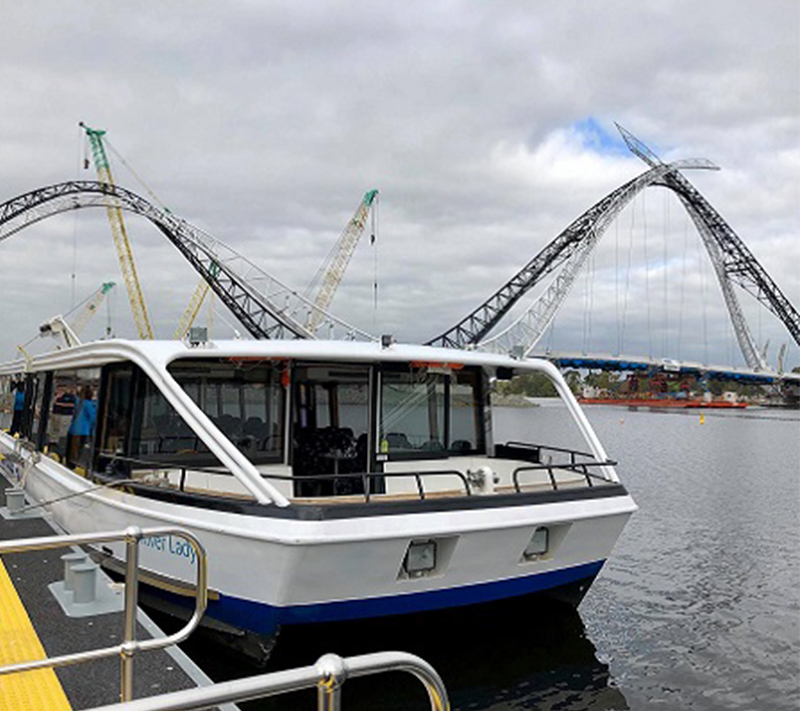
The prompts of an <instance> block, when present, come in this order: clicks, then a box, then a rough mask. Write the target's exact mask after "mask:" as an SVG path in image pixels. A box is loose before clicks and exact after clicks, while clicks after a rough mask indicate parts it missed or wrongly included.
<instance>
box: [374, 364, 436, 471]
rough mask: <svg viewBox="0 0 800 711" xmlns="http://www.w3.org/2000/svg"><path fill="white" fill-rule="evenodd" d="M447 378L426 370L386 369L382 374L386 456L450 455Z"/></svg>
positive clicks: (382, 431) (383, 450)
mask: <svg viewBox="0 0 800 711" xmlns="http://www.w3.org/2000/svg"><path fill="white" fill-rule="evenodd" d="M447 378H448V376H447V375H446V374H445V373H442V372H436V371H431V370H429V369H427V368H425V367H422V368H413V367H411V368H403V369H402V370H396V369H394V368H391V369H389V368H388V367H387V368H385V369H384V371H383V373H382V374H381V421H380V452H381V453H382V454H400V455H403V454H410V455H412V456H420V455H422V456H431V455H436V454H439V455H441V456H444V455H445V454H446V446H445V443H446V432H445V413H446V408H445V401H446V387H447V385H448V383H447Z"/></svg>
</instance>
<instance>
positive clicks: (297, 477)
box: [107, 454, 472, 503]
mask: <svg viewBox="0 0 800 711" xmlns="http://www.w3.org/2000/svg"><path fill="white" fill-rule="evenodd" d="M115 461H118V462H124V463H131V464H140V465H144V466H146V467H150V468H152V469H161V470H164V471H167V470H179V471H180V481H179V484H178V490H179V491H184V487H185V484H186V474H187V472H190V471H192V472H201V473H207V474H220V473H222V471H221V470H220V469H219V468H217V469H213V468H211V467H199V466H189V467H187V466H185V465H181V464H179V463H177V462H172V463H170V462H158V461H155V460H152V459H149V460H148V459H135V458H133V457H126V456H123V455H120V454H115V455H113V456H111V457H109V462H108V465H107V469H111V470H113V467H112V465H113V463H114V462H115ZM262 476H263V477H264V478H265V479H274V480H276V481H289V482H325V481H334V482H335V481H342V480H355V481H360V482H361V484H362V485H363V487H364V491H363V492H359V493H363V494H364V496H365V497H366V501H367V503H369V501H370V497H371V495H372V494H374V493H377V492H372V491H370V489H371V487H370V486H369V483H370V482H371V480H373V479H390V478H403V477H406V478H411V477H413V478H414V479H415V481H416V484H417V493H418V494H419V497H420V499H421V500H424V499H425V496H426V493H425V486H424V484H423V481H422V480H423V477H426V476H455V477H458V479H460V480H461V483H462V484H463V486H464V491H465V493H466V495H467V496H472V487H471V486H470V483H469V479H468V478H467V476H466V475H465V474H464V473H463V472H460V471H458V470H457V469H430V470H428V469H426V470H420V471H412V472H339V473H338V474H337V473H332V474H272V473H269V474H262ZM130 481H133V482H135V483H134V486H135V485H136V483H139V484H148V483H149V482H147V481H144V480H142V481H137V480H135V479H134V480H131V479H125V480H124V482H120V483H126V484H127V483H128V482H130Z"/></svg>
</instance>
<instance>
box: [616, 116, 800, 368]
mask: <svg viewBox="0 0 800 711" xmlns="http://www.w3.org/2000/svg"><path fill="white" fill-rule="evenodd" d="M617 129H618V130H619V132H620V133H621V134H622V138H623V140H624V141H625V143H626V145H627V146H628V148H629V149H630V151H631V152H632V153H633V154H634V155H636V156H638V157H639V158H641V159H642V160H643V161H644V162H645V163H647V164H648V165H650V166H657V165H663V163H662V161H661V159H660V158H659V157H658V156H657V155H656V154H655V153H654V152H653V151H651V150H650V149H649V148H648V147H647V146H646V145H645V144H644V143H642V142H641V141H640V140H639V139H638V138H636V136H634V135H633V134H632V133H631V132H630V131H628V130H627V129H625V128H623V127H622V126H620V125H619V124H617ZM656 185H661V186H663V187H666V188H669V189H670V190H672V191H673V192H674V193H675V194H676V195H677V196H678V198H679V199H680V201H681V202H682V203H683V206H684V208H685V209H686V211H687V212H688V213H689V216H690V217H691V218H692V221H693V222H694V224H695V226H696V227H697V229H698V231H699V232H700V236H701V238H702V239H703V242H704V244H705V247H706V250H707V251H708V254H709V257H710V259H711V262H712V264H713V265H714V270H715V271H716V274H717V278H718V280H719V283H720V287H721V288H722V293H723V296H724V298H725V303H726V305H727V306H728V313H729V315H730V318H731V322H732V323H733V328H734V332H735V333H736V338H737V340H738V342H739V347H740V349H741V351H742V355H743V356H744V358H745V362H746V363H747V364H748V366H749V367H751V368H753V369H755V370H758V369H764V368H766V367H768V366H767V365H766V363H765V362H764V358H763V357H762V356H761V354H760V353H759V351H758V348H757V346H756V344H755V339H754V338H753V336H752V334H751V332H750V329H749V327H748V325H747V322H746V321H745V318H744V314H743V313H742V310H741V306H740V305H739V301H738V299H737V297H736V294H735V293H734V292H733V290H732V288H731V284H732V283H736V284H738V285H739V286H740V287H742V288H743V289H744V290H745V291H746V292H747V293H749V294H750V295H751V296H753V297H754V298H755V299H756V300H757V301H758V302H759V303H760V304H761V305H762V306H764V307H765V308H767V309H768V310H769V311H770V312H772V313H773V314H774V315H775V316H776V317H777V318H778V319H779V320H780V321H781V322H782V323H783V325H784V326H785V327H786V329H787V330H788V331H789V334H790V335H791V336H792V338H793V339H794V341H795V343H796V344H797V345H798V346H800V314H798V312H797V309H796V308H795V307H794V306H793V305H792V303H791V302H790V301H789V299H787V298H786V296H785V295H784V294H783V292H782V291H781V290H780V288H779V287H778V285H777V284H776V283H775V282H774V281H773V280H772V278H771V277H770V276H769V274H767V272H766V270H765V269H764V267H763V266H761V264H760V263H759V261H758V260H757V259H756V258H755V255H753V253H752V252H751V251H750V250H749V249H748V247H747V245H745V243H744V242H743V241H742V239H741V238H740V237H739V236H738V235H737V234H736V233H735V232H734V231H733V228H732V227H731V226H730V225H729V224H728V223H727V222H726V221H725V219H724V218H723V217H722V216H721V215H720V214H719V213H718V212H717V211H716V210H715V209H714V208H713V207H712V205H711V203H709V202H708V200H706V198H705V197H704V196H703V195H702V194H701V193H700V191H699V190H698V189H697V188H695V187H694V185H692V183H691V182H689V180H688V179H687V178H686V177H685V176H683V175H682V174H681V173H677V172H675V173H667V174H665V175H664V176H663V178H662V179H661V180H660V181H657V182H656Z"/></svg>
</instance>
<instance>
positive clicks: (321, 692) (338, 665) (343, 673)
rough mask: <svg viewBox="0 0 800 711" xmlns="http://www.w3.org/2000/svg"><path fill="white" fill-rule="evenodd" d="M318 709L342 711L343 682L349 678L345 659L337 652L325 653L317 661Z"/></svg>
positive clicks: (322, 710)
mask: <svg viewBox="0 0 800 711" xmlns="http://www.w3.org/2000/svg"><path fill="white" fill-rule="evenodd" d="M315 666H316V668H317V673H318V675H319V678H318V680H317V711H340V709H341V708H342V684H344V682H345V680H346V679H347V668H346V667H345V663H344V659H342V658H341V657H340V656H339V655H337V654H324V655H323V656H321V657H320V658H319V659H318V660H317V663H316V665H315Z"/></svg>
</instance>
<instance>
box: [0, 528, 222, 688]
mask: <svg viewBox="0 0 800 711" xmlns="http://www.w3.org/2000/svg"><path fill="white" fill-rule="evenodd" d="M164 535H175V536H180V537H181V538H184V539H185V540H186V541H188V542H189V544H190V545H191V546H192V548H194V551H195V554H196V556H197V582H196V590H197V594H196V596H195V609H194V614H193V615H192V617H191V618H190V619H189V621H188V622H187V623H186V625H185V626H184V627H182V628H181V629H180V630H178V631H177V632H175V633H174V634H171V635H168V636H166V637H162V638H153V639H147V640H141V641H138V640H137V639H136V610H137V607H138V577H139V541H141V540H142V539H143V538H151V537H154V536H164ZM113 541H125V544H126V555H125V608H124V628H123V635H122V643H121V644H118V645H115V646H113V647H104V648H101V649H92V650H89V651H85V652H75V653H73V654H63V655H61V656H58V657H51V658H49V659H37V660H35V661H30V662H19V663H17V664H7V665H5V666H2V667H0V676H2V675H3V674H13V673H15V672H23V671H31V670H33V669H45V668H53V667H63V666H67V665H69V664H78V663H81V662H90V661H94V660H96V659H103V658H105V657H113V656H117V655H119V656H120V659H121V665H122V669H121V682H120V684H121V691H120V698H121V699H122V700H123V701H129V700H131V699H132V698H133V659H134V656H135V655H136V654H137V653H138V652H144V651H147V650H151V649H162V648H164V647H169V646H171V645H173V644H178V643H179V642H183V641H184V640H185V639H186V638H187V637H188V636H189V635H190V634H191V633H192V632H193V631H194V630H195V628H196V627H197V626H198V625H199V624H200V620H201V619H202V617H203V614H204V613H205V611H206V607H207V605H208V570H207V564H206V551H205V548H203V545H202V543H200V541H198V540H197V538H196V537H195V536H194V534H192V533H191V532H189V531H187V530H186V529H184V528H178V527H159V528H147V529H142V528H139V527H138V526H129V527H128V528H126V529H125V530H124V531H111V532H103V533H87V534H77V535H69V536H44V537H41V538H28V539H22V540H16V541H5V542H2V543H0V555H6V554H8V553H25V552H28V551H41V550H51V549H53V548H64V547H66V546H73V545H90V544H93V543H111V542H113Z"/></svg>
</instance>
